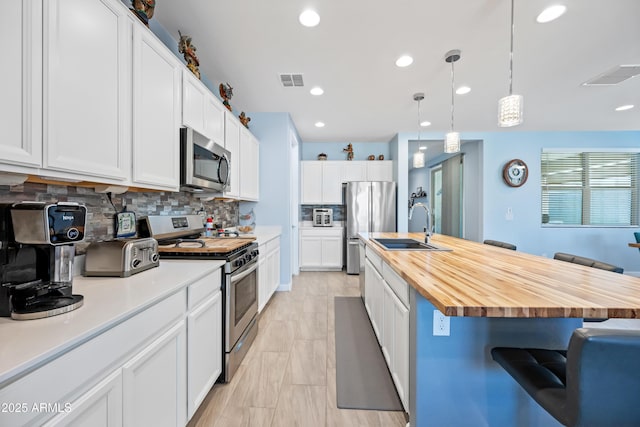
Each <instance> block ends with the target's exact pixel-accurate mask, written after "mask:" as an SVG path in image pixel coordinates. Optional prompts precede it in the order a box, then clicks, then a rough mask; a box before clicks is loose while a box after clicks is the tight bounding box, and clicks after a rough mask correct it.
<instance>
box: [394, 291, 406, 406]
mask: <svg viewBox="0 0 640 427" xmlns="http://www.w3.org/2000/svg"><path fill="white" fill-rule="evenodd" d="M391 296H392V297H393V305H392V306H393V309H394V316H393V318H394V319H393V322H394V325H393V328H394V332H393V340H392V342H393V351H394V354H393V365H392V366H391V367H390V370H391V376H392V377H393V381H394V382H395V384H396V389H397V390H398V396H400V400H401V401H402V404H403V405H404V407H405V409H407V410H408V409H409V309H408V308H407V307H405V305H404V304H403V303H402V301H400V299H399V298H398V297H397V296H396V295H395V294H394V293H393V292H391Z"/></svg>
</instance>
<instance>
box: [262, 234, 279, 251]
mask: <svg viewBox="0 0 640 427" xmlns="http://www.w3.org/2000/svg"><path fill="white" fill-rule="evenodd" d="M279 247H280V237H276V238H275V239H272V240H269V241H268V242H267V243H266V244H265V248H264V250H265V252H264V254H270V253H271V252H273V251H275V250H276V249H277V248H279Z"/></svg>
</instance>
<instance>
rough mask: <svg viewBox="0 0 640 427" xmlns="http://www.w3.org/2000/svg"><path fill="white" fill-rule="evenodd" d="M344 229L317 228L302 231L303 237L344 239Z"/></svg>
mask: <svg viewBox="0 0 640 427" xmlns="http://www.w3.org/2000/svg"><path fill="white" fill-rule="evenodd" d="M342 231H343V228H342V227H317V228H306V229H301V230H300V236H302V237H342Z"/></svg>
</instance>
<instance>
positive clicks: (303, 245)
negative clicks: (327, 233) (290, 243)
mask: <svg viewBox="0 0 640 427" xmlns="http://www.w3.org/2000/svg"><path fill="white" fill-rule="evenodd" d="M320 266H322V237H301V238H300V268H305V267H320Z"/></svg>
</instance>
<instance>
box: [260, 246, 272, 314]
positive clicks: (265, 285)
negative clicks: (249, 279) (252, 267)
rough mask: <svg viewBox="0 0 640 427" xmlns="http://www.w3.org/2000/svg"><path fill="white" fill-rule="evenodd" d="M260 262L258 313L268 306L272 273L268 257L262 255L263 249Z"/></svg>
mask: <svg viewBox="0 0 640 427" xmlns="http://www.w3.org/2000/svg"><path fill="white" fill-rule="evenodd" d="M260 253H261V255H260V260H259V261H258V312H261V311H262V309H263V308H264V306H265V305H266V304H267V300H268V294H269V290H268V289H269V280H270V279H271V273H270V272H269V267H270V263H269V262H268V255H262V253H263V249H262V247H261V248H260Z"/></svg>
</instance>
